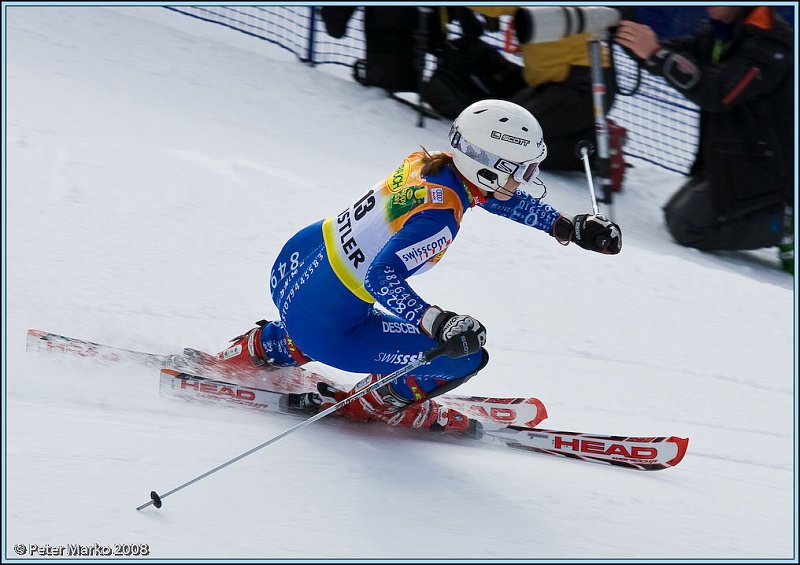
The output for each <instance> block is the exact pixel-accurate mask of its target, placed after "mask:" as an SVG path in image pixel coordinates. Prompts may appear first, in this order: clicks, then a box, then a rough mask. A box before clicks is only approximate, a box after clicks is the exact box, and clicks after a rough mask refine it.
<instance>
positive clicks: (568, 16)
mask: <svg viewBox="0 0 800 565" xmlns="http://www.w3.org/2000/svg"><path fill="white" fill-rule="evenodd" d="M620 19H621V14H620V11H619V10H616V9H614V8H608V7H606V6H577V7H571V6H534V7H529V8H520V9H519V10H517V12H516V14H515V15H514V28H515V29H516V31H517V40H518V41H519V43H520V45H523V44H525V43H545V42H548V41H558V40H559V39H564V38H565V37H569V36H570V35H575V34H578V33H593V34H595V35H597V36H598V37H599V38H603V37H605V35H606V33H607V32H608V29H609V28H612V27H615V26H616V25H617V24H618V23H619V21H620Z"/></svg>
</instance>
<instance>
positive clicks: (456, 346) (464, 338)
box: [425, 331, 483, 363]
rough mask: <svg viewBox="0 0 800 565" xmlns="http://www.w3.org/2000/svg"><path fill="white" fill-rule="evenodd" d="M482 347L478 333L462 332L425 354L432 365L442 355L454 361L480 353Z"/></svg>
mask: <svg viewBox="0 0 800 565" xmlns="http://www.w3.org/2000/svg"><path fill="white" fill-rule="evenodd" d="M481 345H483V344H482V343H481V342H480V339H479V338H478V334H477V333H476V332H474V331H466V332H462V333H460V334H458V335H455V336H453V337H451V338H450V339H448V340H447V341H443V342H442V343H440V344H439V345H437V346H435V347H432V348H431V349H429V350H428V351H427V352H426V353H425V360H426V361H427V362H428V363H430V362H431V361H433V360H434V359H436V358H437V357H441V356H442V355H447V356H448V357H452V358H453V359H457V358H459V357H466V356H467V355H471V354H473V353H477V352H478V351H480V349H481Z"/></svg>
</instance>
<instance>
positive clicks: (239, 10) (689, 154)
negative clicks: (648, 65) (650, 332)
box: [167, 6, 793, 173]
mask: <svg viewBox="0 0 800 565" xmlns="http://www.w3.org/2000/svg"><path fill="white" fill-rule="evenodd" d="M167 8H168V9H170V10H173V11H175V12H179V13H182V14H185V15H187V16H192V17H195V18H199V19H201V20H204V21H208V22H212V23H216V24H219V25H222V26H226V27H229V28H231V29H233V30H236V31H239V32H242V33H246V34H248V35H252V36H255V37H258V38H260V39H263V40H266V41H268V42H270V43H273V44H276V45H279V46H280V47H282V48H284V49H286V50H288V51H290V52H292V53H294V54H295V55H296V56H297V57H298V58H299V59H300V60H302V61H305V62H308V63H313V64H335V65H344V66H348V67H349V66H352V65H353V63H354V62H355V61H356V60H358V59H363V58H364V57H365V56H366V44H365V40H364V14H363V10H362V9H361V8H359V9H357V10H356V11H355V13H354V14H353V16H352V18H351V19H350V21H349V22H348V26H347V33H346V35H345V36H344V37H342V38H341V39H335V38H333V37H331V36H329V35H328V34H327V33H326V31H325V26H324V23H323V22H322V18H321V17H319V14H318V8H315V7H312V6H295V7H292V6H170V7H167ZM662 10H663V8H662ZM781 13H782V14H783V12H781ZM666 14H667V13H666V12H663V13H660V14H654V13H650V14H649V15H648V14H646V13H644V14H642V16H645V17H644V18H642V17H639V18H638V19H639V20H640V21H642V23H648V25H651V24H652V22H650V21H646V19H647V18H650V19H652V20H653V22H656V21H658V22H661V23H662V25H667V24H669V28H668V29H669V33H667V35H669V36H674V35H676V34H678V30H680V32H681V33H686V32H690V31H692V29H694V27H696V25H697V23H699V21H700V20H701V19H702V17H703V15H702V14H699V13H698V14H694V13H685V14H680V13H678V12H675V11H674V10H673V12H672V13H671V14H672V15H671V16H669V18H670V19H667V16H666ZM787 19H789V20H790V23H793V17H791V18H787ZM510 20H511V18H510V17H503V18H501V30H500V31H499V32H495V33H485V34H484V36H483V37H482V39H483V40H484V41H486V42H487V43H489V44H491V45H493V46H495V47H497V48H498V49H501V50H503V48H504V47H505V32H504V31H503V30H505V29H506V27H507V26H508V25H509V23H510ZM651 27H653V26H652V25H651ZM654 29H655V28H654ZM665 29H666V28H665ZM448 35H449V36H452V37H456V36H458V35H460V28H459V26H458V24H457V23H453V24H451V25H450V26H449V28H448ZM613 50H614V60H615V65H616V69H617V82H618V84H619V86H620V88H621V89H622V91H624V92H630V91H631V90H632V88H633V87H634V85H635V84H636V81H637V75H638V67H637V65H636V63H635V62H634V61H633V60H632V59H631V58H630V57H628V55H627V54H626V53H625V52H624V51H622V50H621V49H620V48H619V47H614V48H613ZM503 53H504V55H505V56H506V57H508V58H509V59H510V60H512V61H514V62H515V63H517V64H520V65H522V60H521V58H520V57H518V56H517V55H515V54H511V53H507V52H506V51H503ZM435 65H436V61H435V59H434V58H433V57H432V56H431V55H428V56H427V57H426V68H425V73H424V74H425V76H426V77H429V76H430V75H431V73H432V72H433V71H434V69H435ZM609 117H610V118H612V119H614V120H615V121H616V122H617V123H618V124H620V125H621V126H623V127H625V128H627V130H628V142H627V144H626V145H625V154H626V155H628V156H629V157H634V158H638V159H642V160H645V161H648V162H650V163H653V164H655V165H658V166H660V167H663V168H665V169H668V170H671V171H675V172H678V173H686V172H688V170H689V168H690V167H691V164H692V162H693V160H694V155H695V152H696V150H697V143H698V120H699V112H698V109H697V106H695V105H694V104H693V103H692V102H689V101H688V100H687V99H685V98H684V97H683V96H681V95H679V94H678V93H677V92H675V91H674V90H673V89H672V88H670V87H669V86H668V85H667V83H666V82H665V81H664V80H663V79H661V78H659V77H653V76H651V75H650V74H648V73H647V72H644V71H643V72H641V75H640V84H639V86H638V89H636V91H635V94H633V95H632V96H623V95H617V98H616V103H615V105H614V107H613V109H612V110H611V112H610V114H609ZM545 135H546V132H545Z"/></svg>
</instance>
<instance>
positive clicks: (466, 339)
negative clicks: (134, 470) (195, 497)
mask: <svg viewBox="0 0 800 565" xmlns="http://www.w3.org/2000/svg"><path fill="white" fill-rule="evenodd" d="M479 349H480V344H479V343H478V336H477V334H475V333H474V332H467V333H462V334H459V335H457V336H455V337H453V338H451V339H449V340H447V341H445V342H444V343H440V344H439V345H437V346H435V347H432V348H431V349H429V350H428V351H426V352H425V353H423V354H422V355H421V356H420V357H419V358H418V359H417V360H415V361H412V362H411V363H409V364H408V365H406V366H405V367H401V368H400V369H398V370H397V371H395V372H394V373H391V374H389V375H386V376H385V377H383V378H382V379H380V380H378V381H375V382H374V383H372V384H371V385H369V386H367V387H365V388H363V389H361V390H359V391H358V392H356V393H355V394H353V395H352V396H348V397H347V398H345V399H344V400H342V401H340V402H338V403H336V404H334V405H333V406H331V407H329V408H326V409H325V410H323V411H322V412H319V413H317V414H314V415H313V416H311V417H310V418H308V419H307V420H303V421H302V422H300V423H299V424H297V425H295V426H292V427H291V428H289V429H288V430H286V431H285V432H281V433H279V434H278V435H276V436H274V437H272V438H270V439H268V440H267V441H265V442H264V443H261V444H260V445H257V446H255V447H254V448H252V449H250V450H248V451H245V452H244V453H242V454H240V455H237V456H236V457H234V458H233V459H229V460H228V461H226V462H225V463H222V464H221V465H217V466H216V467H214V468H213V469H211V470H210V471H206V472H205V473H203V474H202V475H198V476H196V477H195V478H193V479H191V480H189V481H186V482H185V483H183V484H182V485H180V486H177V487H175V488H174V489H172V490H170V491H167V492H165V493H164V494H162V495H159V494H158V493H157V492H156V491H151V492H150V500H148V501H147V502H145V503H144V504H142V505H141V506H138V507H137V508H136V510H142V509H143V508H147V507H148V506H150V505H151V504H152V505H153V506H155V507H156V508H161V501H162V500H163V499H165V498H166V497H168V496H169V495H171V494H175V493H176V492H178V491H179V490H182V489H184V488H186V487H188V486H189V485H191V484H194V483H196V482H197V481H199V480H200V479H204V478H206V477H207V476H209V475H212V474H214V473H216V472H217V471H219V470H221V469H224V468H225V467H227V466H228V465H232V464H233V463H236V462H237V461H239V460H240V459H244V458H245V457H247V456H248V455H251V454H253V453H255V452H256V451H258V450H259V449H262V448H264V447H266V446H268V445H269V444H271V443H275V442H276V441H278V440H279V439H281V438H283V437H286V436H288V435H289V434H291V433H293V432H296V431H297V430H299V429H300V428H303V427H305V426H308V425H309V424H311V423H313V422H316V421H317V420H320V419H322V418H324V417H325V416H327V415H328V414H331V413H332V412H336V411H337V410H339V409H340V408H343V407H344V406H347V405H348V404H350V403H351V402H352V401H354V400H356V399H357V398H360V397H362V396H364V395H365V394H367V393H368V392H371V391H373V390H375V389H377V388H380V387H382V386H383V385H385V384H387V383H390V382H392V381H393V380H395V379H398V378H400V377H402V376H404V375H406V374H408V373H410V372H411V371H413V370H414V369H416V368H417V367H420V366H422V365H425V364H426V363H430V362H431V361H433V360H434V359H436V358H437V357H441V356H442V355H447V356H448V357H464V356H465V355H469V354H470V353H474V352H476V351H478V350H479Z"/></svg>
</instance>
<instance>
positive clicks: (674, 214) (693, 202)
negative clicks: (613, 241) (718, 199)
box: [664, 177, 783, 251]
mask: <svg viewBox="0 0 800 565" xmlns="http://www.w3.org/2000/svg"><path fill="white" fill-rule="evenodd" d="M664 216H665V219H666V221H667V227H668V228H669V232H670V233H671V234H672V237H674V238H675V241H677V242H678V243H680V244H681V245H684V246H686V247H694V248H696V249H701V250H703V251H721V250H744V249H760V248H762V247H772V246H775V245H778V243H779V242H780V240H781V235H782V232H783V204H781V203H778V204H769V205H767V206H764V207H761V208H756V209H751V210H747V211H742V212H739V213H737V214H731V215H729V216H727V217H724V218H721V217H719V216H718V215H717V213H716V212H715V211H714V206H713V204H712V201H711V192H710V187H709V182H708V181H707V180H705V179H703V178H699V177H698V178H691V179H690V180H689V181H688V182H687V183H686V184H684V185H683V186H682V187H681V188H680V190H678V192H676V193H675V194H674V195H673V196H672V198H670V200H669V202H667V204H666V205H665V206H664Z"/></svg>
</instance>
